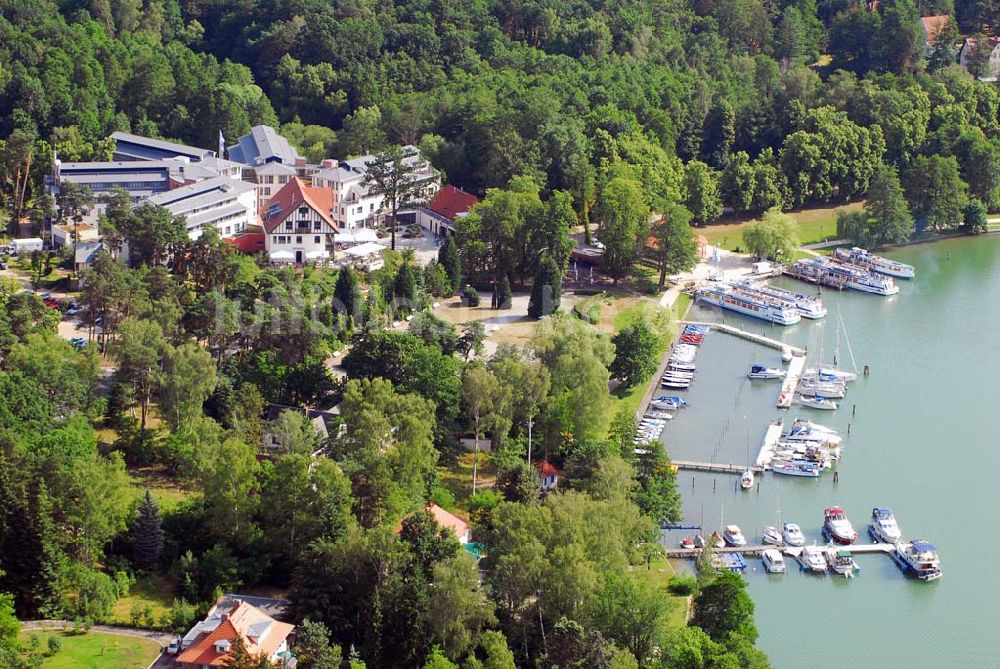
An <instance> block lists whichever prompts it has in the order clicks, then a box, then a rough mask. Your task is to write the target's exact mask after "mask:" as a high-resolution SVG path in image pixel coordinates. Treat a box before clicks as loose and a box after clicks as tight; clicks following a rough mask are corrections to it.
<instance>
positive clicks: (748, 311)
mask: <svg viewBox="0 0 1000 669" xmlns="http://www.w3.org/2000/svg"><path fill="white" fill-rule="evenodd" d="M694 296H695V300H696V301H699V302H707V303H708V304H713V305H715V306H717V307H722V308H723V309H729V310H730V311H735V312H737V313H740V314H744V315H746V316H753V317H754V318H760V319H762V320H765V321H770V322H771V323H778V324H779V325H794V324H795V323H798V322H799V321H800V320H801V319H802V316H801V315H800V314H799V312H798V310H797V309H795V308H794V307H791V306H789V305H788V304H785V303H784V302H779V301H777V300H773V299H768V298H767V297H766V296H764V295H761V294H760V293H757V292H751V291H747V290H744V289H741V288H736V287H734V286H730V285H727V284H719V285H716V286H707V287H704V288H699V289H698V290H696V291H695V294H694Z"/></svg>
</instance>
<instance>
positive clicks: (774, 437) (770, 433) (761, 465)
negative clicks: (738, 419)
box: [757, 420, 785, 471]
mask: <svg viewBox="0 0 1000 669" xmlns="http://www.w3.org/2000/svg"><path fill="white" fill-rule="evenodd" d="M784 429H785V424H784V423H783V422H782V421H780V420H776V421H772V422H771V424H770V425H768V426H767V432H765V433H764V441H762V442H761V444H760V450H759V451H758V452H757V469H758V470H760V471H763V470H764V469H765V468H767V467H768V466H769V465H770V464H771V460H773V459H774V449H775V448H776V447H777V446H778V441H780V440H781V433H782V432H783V431H784Z"/></svg>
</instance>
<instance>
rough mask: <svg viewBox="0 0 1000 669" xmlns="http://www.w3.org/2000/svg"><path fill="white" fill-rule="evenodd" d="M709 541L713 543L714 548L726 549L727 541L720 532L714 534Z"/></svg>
mask: <svg viewBox="0 0 1000 669" xmlns="http://www.w3.org/2000/svg"><path fill="white" fill-rule="evenodd" d="M708 540H709V542H711V544H712V547H713V548H725V547H726V540H725V539H723V538H722V535H720V534H719V533H718V532H712V536H710V537H709V538H708Z"/></svg>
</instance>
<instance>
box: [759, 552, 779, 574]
mask: <svg viewBox="0 0 1000 669" xmlns="http://www.w3.org/2000/svg"><path fill="white" fill-rule="evenodd" d="M762 558H763V562H764V570H765V571H766V572H767V573H768V574H784V573H785V558H783V557H782V556H781V551H779V550H776V549H774V548H768V549H767V550H765V551H764V553H763V555H762Z"/></svg>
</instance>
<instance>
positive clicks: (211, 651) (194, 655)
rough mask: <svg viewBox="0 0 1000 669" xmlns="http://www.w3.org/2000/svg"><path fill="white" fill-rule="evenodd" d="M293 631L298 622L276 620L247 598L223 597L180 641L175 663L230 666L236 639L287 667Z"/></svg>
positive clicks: (192, 667)
mask: <svg viewBox="0 0 1000 669" xmlns="http://www.w3.org/2000/svg"><path fill="white" fill-rule="evenodd" d="M294 631H295V625H291V624H289V623H285V622H281V621H278V620H275V619H274V618H272V617H271V616H269V615H268V614H266V613H264V612H263V611H262V610H260V609H259V608H257V607H255V606H253V605H252V604H250V603H249V602H247V601H244V600H242V599H239V598H236V597H230V596H223V597H222V598H220V599H219V601H218V602H216V604H215V606H213V607H212V608H211V609H210V610H209V612H208V615H207V616H206V617H205V619H204V620H202V621H201V622H199V623H197V624H196V625H195V626H194V627H192V628H191V631H189V632H188V633H187V634H186V635H185V636H184V638H183V639H182V640H181V650H180V653H179V654H178V655H177V664H176V666H177V667H180V668H181V669H208V668H209V667H226V666H229V665H228V663H229V661H230V660H232V657H233V652H232V651H233V647H234V646H235V644H236V641H237V639H240V640H242V641H243V645H244V646H245V647H246V649H247V651H248V652H249V653H250V654H252V655H255V656H256V655H264V656H266V657H267V658H268V660H270V661H271V663H272V665H274V666H275V667H281V666H286V665H288V664H289V661H291V660H292V659H293V656H292V653H291V652H290V651H289V649H288V638H289V636H290V635H291V634H292V633H293V632H294Z"/></svg>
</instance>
